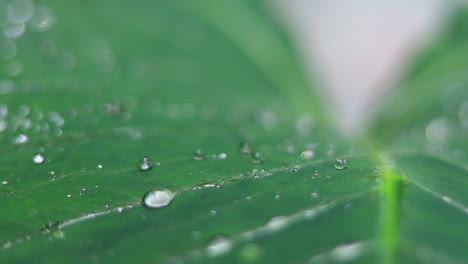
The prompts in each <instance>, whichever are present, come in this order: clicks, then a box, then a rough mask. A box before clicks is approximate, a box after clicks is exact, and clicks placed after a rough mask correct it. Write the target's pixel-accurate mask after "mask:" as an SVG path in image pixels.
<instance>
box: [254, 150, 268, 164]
mask: <svg viewBox="0 0 468 264" xmlns="http://www.w3.org/2000/svg"><path fill="white" fill-rule="evenodd" d="M251 161H252V162H253V163H262V162H264V161H265V156H263V154H262V153H260V152H254V153H252V156H251Z"/></svg>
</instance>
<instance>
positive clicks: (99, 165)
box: [96, 163, 141, 169]
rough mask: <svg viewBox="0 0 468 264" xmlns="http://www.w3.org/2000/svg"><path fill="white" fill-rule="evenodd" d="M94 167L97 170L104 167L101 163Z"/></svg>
mask: <svg viewBox="0 0 468 264" xmlns="http://www.w3.org/2000/svg"><path fill="white" fill-rule="evenodd" d="M96 167H97V168H98V169H102V168H104V165H102V163H99V164H98V165H97V166H96ZM140 168H141V164H140Z"/></svg>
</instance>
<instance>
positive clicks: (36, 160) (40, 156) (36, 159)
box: [32, 152, 45, 164]
mask: <svg viewBox="0 0 468 264" xmlns="http://www.w3.org/2000/svg"><path fill="white" fill-rule="evenodd" d="M32 160H33V162H34V163H35V164H42V163H44V161H45V157H44V154H42V153H40V152H39V153H37V154H36V155H34V157H33V159H32Z"/></svg>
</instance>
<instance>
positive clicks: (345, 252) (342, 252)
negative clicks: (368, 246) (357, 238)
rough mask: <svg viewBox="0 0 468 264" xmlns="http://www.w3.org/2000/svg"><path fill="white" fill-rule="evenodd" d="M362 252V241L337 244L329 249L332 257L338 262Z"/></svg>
mask: <svg viewBox="0 0 468 264" xmlns="http://www.w3.org/2000/svg"><path fill="white" fill-rule="evenodd" d="M363 252H364V245H363V244H362V243H352V244H346V245H339V246H337V247H336V248H334V249H333V250H332V251H331V256H332V257H333V259H335V260H337V261H340V262H349V261H352V260H354V259H356V258H357V257H359V256H360V255H362V253H363Z"/></svg>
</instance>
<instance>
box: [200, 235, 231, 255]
mask: <svg viewBox="0 0 468 264" xmlns="http://www.w3.org/2000/svg"><path fill="white" fill-rule="evenodd" d="M231 248H232V243H231V241H230V240H229V239H227V238H226V237H223V236H217V237H214V238H213V239H211V241H210V242H209V244H208V246H207V247H206V254H207V255H208V256H210V257H218V256H221V255H224V254H226V253H228V252H229V251H230V250H231Z"/></svg>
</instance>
